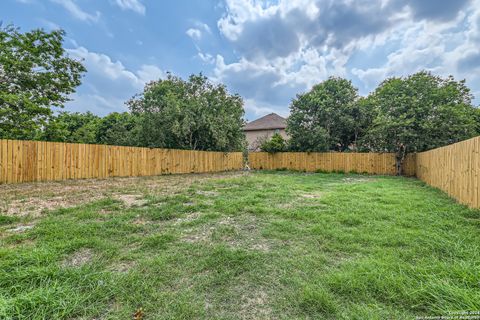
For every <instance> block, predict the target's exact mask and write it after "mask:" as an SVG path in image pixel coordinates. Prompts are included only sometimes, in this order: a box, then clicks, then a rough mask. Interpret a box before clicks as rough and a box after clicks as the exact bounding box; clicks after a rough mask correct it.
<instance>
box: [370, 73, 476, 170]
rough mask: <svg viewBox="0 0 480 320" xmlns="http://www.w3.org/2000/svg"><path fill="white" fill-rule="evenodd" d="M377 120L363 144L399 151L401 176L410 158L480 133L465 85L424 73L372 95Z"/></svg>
mask: <svg viewBox="0 0 480 320" xmlns="http://www.w3.org/2000/svg"><path fill="white" fill-rule="evenodd" d="M368 100H370V102H369V103H370V104H372V105H374V107H375V116H374V120H373V123H372V125H371V127H370V128H369V130H368V133H367V135H366V136H365V138H364V139H363V145H364V146H365V147H366V148H367V149H369V150H371V151H377V152H395V154H396V160H397V161H396V163H397V164H396V166H397V174H401V173H402V164H403V160H404V159H405V156H406V155H407V154H408V153H411V152H420V151H425V150H428V149H432V148H437V147H440V146H444V145H447V144H451V143H454V142H458V141H461V140H464V139H467V138H470V137H473V136H475V135H476V134H478V123H477V119H476V118H477V115H476V114H478V113H477V110H476V109H475V108H474V107H473V106H472V103H471V102H472V95H471V94H470V90H469V89H468V87H467V86H466V85H465V81H455V80H454V78H453V77H452V76H450V77H448V78H441V77H438V76H434V75H432V74H431V73H429V72H425V71H422V72H419V73H416V74H413V75H411V76H408V77H405V78H390V79H387V80H385V81H384V82H383V83H381V84H380V86H379V87H378V88H377V89H376V90H375V92H373V93H372V94H371V95H370V96H369V97H368Z"/></svg>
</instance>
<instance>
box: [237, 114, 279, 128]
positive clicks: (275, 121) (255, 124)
mask: <svg viewBox="0 0 480 320" xmlns="http://www.w3.org/2000/svg"><path fill="white" fill-rule="evenodd" d="M286 127H287V119H285V118H283V117H281V116H279V115H278V114H276V113H270V114H267V115H266V116H263V117H261V118H258V119H257V120H254V121H251V122H249V123H247V124H246V125H245V127H243V130H244V131H252V130H267V129H285V128H286Z"/></svg>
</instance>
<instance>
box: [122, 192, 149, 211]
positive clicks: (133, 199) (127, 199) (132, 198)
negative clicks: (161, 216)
mask: <svg viewBox="0 0 480 320" xmlns="http://www.w3.org/2000/svg"><path fill="white" fill-rule="evenodd" d="M114 198H115V199H117V200H120V201H122V202H123V203H124V204H125V206H126V207H127V208H130V207H141V206H144V205H146V204H147V202H148V201H147V200H145V199H143V195H141V194H119V195H116V196H114Z"/></svg>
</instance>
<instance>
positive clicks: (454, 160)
mask: <svg viewBox="0 0 480 320" xmlns="http://www.w3.org/2000/svg"><path fill="white" fill-rule="evenodd" d="M479 153H480V137H476V138H472V139H469V140H465V141H462V142H458V143H455V144H452V145H449V146H446V147H441V148H437V149H433V150H430V151H426V152H421V153H418V154H417V159H416V175H417V177H418V178H419V179H421V180H423V181H424V182H426V183H427V184H429V185H431V186H433V187H436V188H439V189H441V190H443V191H445V192H446V193H448V194H449V195H450V196H452V197H453V198H455V199H457V200H458V201H459V202H460V203H463V204H466V205H468V206H469V207H472V208H480V191H479V186H480V181H479V179H480V154H479Z"/></svg>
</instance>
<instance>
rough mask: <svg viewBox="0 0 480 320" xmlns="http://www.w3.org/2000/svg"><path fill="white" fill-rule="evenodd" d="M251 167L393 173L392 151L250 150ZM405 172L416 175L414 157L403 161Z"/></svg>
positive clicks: (411, 156) (394, 171)
mask: <svg viewBox="0 0 480 320" xmlns="http://www.w3.org/2000/svg"><path fill="white" fill-rule="evenodd" d="M248 162H249V165H250V168H251V169H259V170H261V169H267V170H275V169H289V170H299V171H308V172H314V171H326V172H333V171H343V172H358V173H369V174H387V175H395V174H396V169H395V155H394V154H393V153H339V152H326V153H317V152H279V153H274V154H270V153H267V152H253V153H250V154H249V155H248ZM403 169H404V173H405V175H409V176H412V175H415V156H414V155H409V156H408V157H407V158H406V159H405V163H404V167H403Z"/></svg>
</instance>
